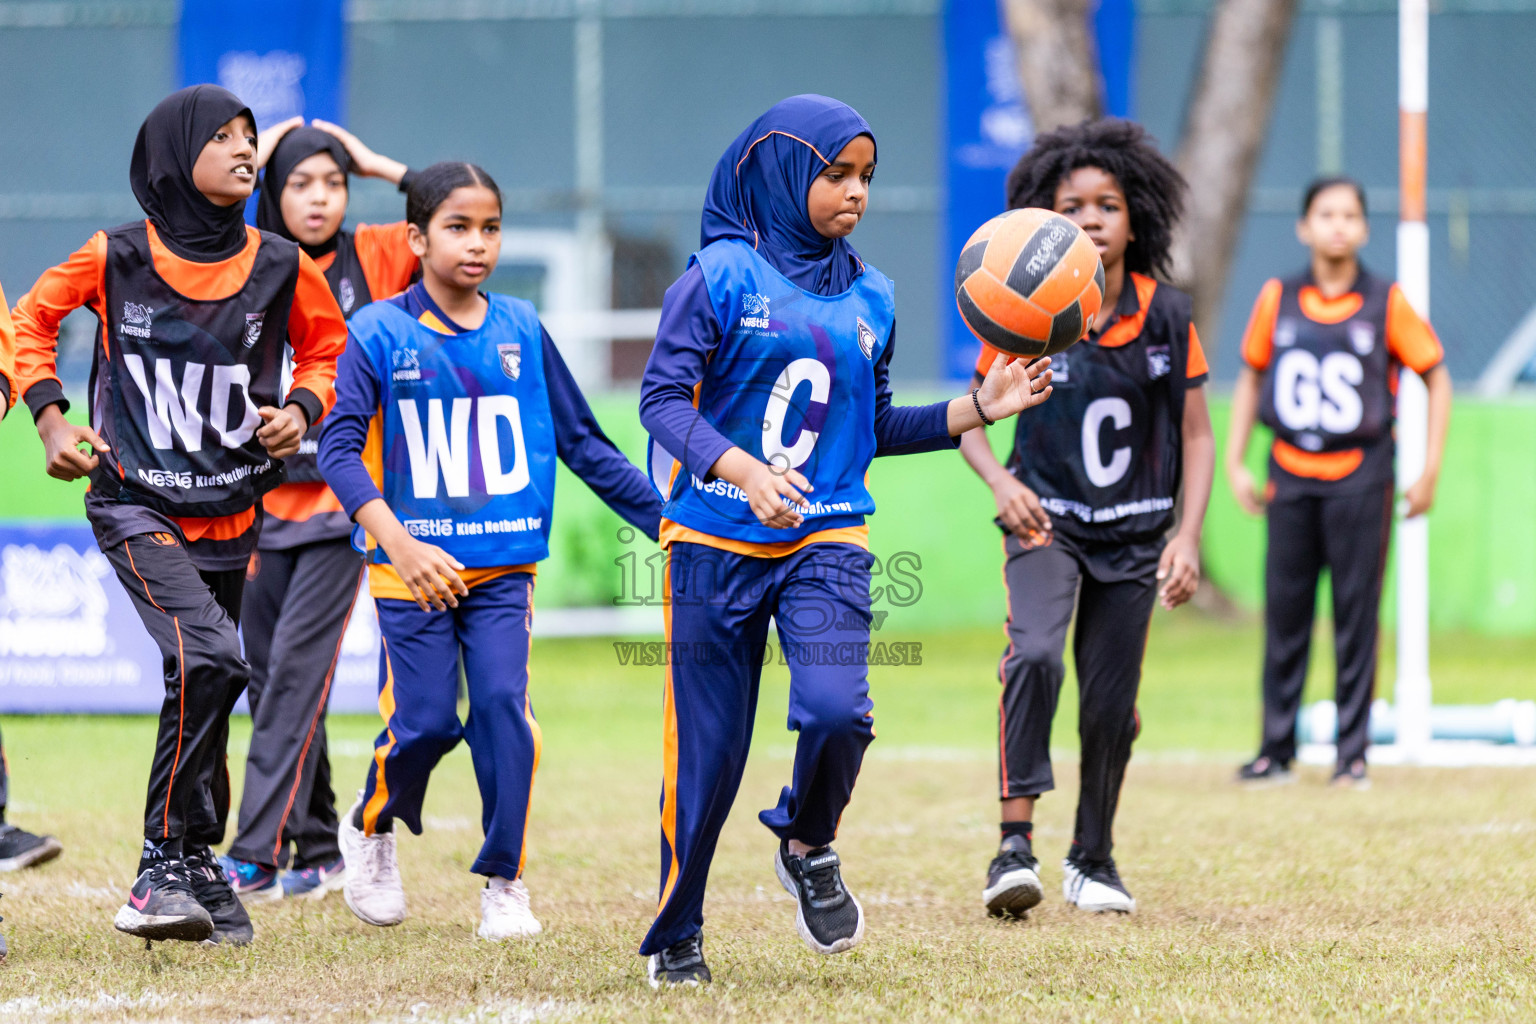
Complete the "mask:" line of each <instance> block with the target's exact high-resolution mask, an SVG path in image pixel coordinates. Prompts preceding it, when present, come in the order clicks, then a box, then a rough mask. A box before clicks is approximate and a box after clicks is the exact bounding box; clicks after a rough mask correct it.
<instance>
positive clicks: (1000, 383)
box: [976, 357, 1051, 422]
mask: <svg viewBox="0 0 1536 1024" xmlns="http://www.w3.org/2000/svg"><path fill="white" fill-rule="evenodd" d="M1005 363H1006V364H1007V365H1004V364H1005ZM1050 397H1051V360H1050V358H1049V357H1046V358H1042V359H1035V360H1033V361H1029V362H1026V361H1025V360H1023V359H1015V360H1012V361H1011V362H1010V361H1008V360H1005V359H994V360H992V365H991V366H989V367H987V375H986V376H985V377H983V378H982V381H981V387H980V389H978V391H977V393H976V400H977V401H979V402H980V403H981V411H982V412H984V413H986V414H987V419H989V420H992V421H993V422H996V421H997V420H1003V419H1007V418H1008V417H1009V416H1017V415H1018V414H1019V413H1021V412H1023V411H1024V410H1025V409H1032V408H1034V407H1035V406H1037V405H1039V404H1040V403H1041V402H1043V401H1045V400H1046V399H1047V398H1050Z"/></svg>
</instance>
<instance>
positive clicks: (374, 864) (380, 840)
mask: <svg viewBox="0 0 1536 1024" xmlns="http://www.w3.org/2000/svg"><path fill="white" fill-rule="evenodd" d="M393 838H394V833H393V832H375V833H374V834H373V835H371V836H365V837H364V838H363V861H364V869H363V870H364V873H365V874H367V876H368V877H369V878H378V877H379V876H380V875H383V874H391V875H392V874H394V870H395V869H394V865H393V864H392V863H391V862H392V861H393V860H394V858H393V857H392V856H391V854H393V852H394V844H393V843H392V842H390V840H391V839H393Z"/></svg>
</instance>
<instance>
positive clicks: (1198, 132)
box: [1175, 0, 1296, 364]
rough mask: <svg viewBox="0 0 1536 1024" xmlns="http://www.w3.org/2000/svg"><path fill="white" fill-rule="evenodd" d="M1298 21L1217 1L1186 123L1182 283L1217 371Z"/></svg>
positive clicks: (1250, 0) (1242, 3)
mask: <svg viewBox="0 0 1536 1024" xmlns="http://www.w3.org/2000/svg"><path fill="white" fill-rule="evenodd" d="M1295 13H1296V0H1218V3H1217V6H1216V8H1215V10H1214V11H1213V12H1212V16H1211V23H1210V28H1209V31H1208V34H1207V36H1206V41H1205V54H1204V57H1203V60H1202V62H1201V67H1200V76H1199V78H1198V79H1197V80H1196V84H1195V94H1194V96H1193V97H1192V98H1191V100H1190V104H1189V108H1188V112H1187V114H1186V115H1185V121H1184V137H1183V139H1182V141H1181V142H1180V145H1179V152H1178V159H1177V163H1178V166H1179V170H1180V171H1182V172H1183V173H1184V177H1185V178H1186V179H1187V180H1188V181H1189V182H1190V186H1191V187H1190V191H1189V201H1188V205H1187V207H1186V209H1185V213H1184V219H1183V221H1182V222H1181V223H1180V226H1179V227H1180V229H1179V233H1178V239H1177V242H1176V246H1175V265H1176V267H1177V268H1178V269H1177V274H1176V276H1177V277H1178V278H1179V279H1180V282H1181V283H1183V284H1185V285H1187V287H1188V288H1189V290H1190V291H1191V292H1192V293H1193V294H1194V300H1195V324H1196V326H1197V327H1198V329H1199V331H1200V337H1201V341H1202V344H1204V346H1205V348H1206V354H1207V356H1208V357H1209V358H1210V359H1211V362H1212V363H1213V364H1214V363H1215V355H1214V352H1215V348H1216V343H1217V338H1218V334H1217V330H1218V327H1219V322H1218V321H1219V318H1220V314H1221V301H1222V296H1223V294H1224V293H1225V291H1226V285H1227V270H1228V268H1229V266H1230V265H1231V263H1232V254H1233V252H1235V251H1236V249H1237V240H1238V235H1239V233H1240V232H1241V230H1242V226H1243V215H1244V213H1245V211H1246V210H1247V206H1248V189H1249V186H1250V184H1251V183H1252V181H1253V171H1254V168H1255V167H1256V166H1257V165H1258V162H1259V152H1260V150H1261V148H1262V147H1263V145H1264V137H1265V135H1266V133H1267V132H1268V129H1269V116H1270V111H1271V110H1272V108H1273V106H1274V98H1275V89H1276V87H1277V86H1278V84H1279V81H1280V69H1281V67H1282V66H1283V65H1284V62H1285V46H1286V42H1287V40H1288V39H1289V38H1290V33H1291V22H1292V20H1293V19H1294V16H1295Z"/></svg>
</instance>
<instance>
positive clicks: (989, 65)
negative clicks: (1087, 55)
mask: <svg viewBox="0 0 1536 1024" xmlns="http://www.w3.org/2000/svg"><path fill="white" fill-rule="evenodd" d="M1093 26H1094V34H1095V36H1096V37H1097V47H1098V53H1099V68H1100V73H1101V75H1102V77H1103V85H1104V109H1105V112H1106V113H1108V114H1112V115H1114V116H1117V117H1127V116H1129V115H1130V112H1131V108H1132V105H1133V89H1132V69H1133V68H1132V57H1133V55H1134V54H1133V49H1134V42H1135V6H1134V2H1133V0H1100V2H1099V5H1098V7H1097V9H1096V10H1095V12H1094V18H1093ZM944 55H945V63H946V66H947V75H946V85H947V103H946V114H947V118H948V132H949V138H948V144H947V153H948V160H947V165H948V166H947V171H948V217H947V220H948V223H947V225H946V240H947V242H948V246H947V251H948V255H949V261H948V262H947V263H946V264H945V269H946V270H950V268H953V267H954V265H955V262H956V261H957V260H958V259H959V258H960V249H961V248H962V247H963V246H964V245H965V241H966V239H968V238H970V237H971V234H972V233H973V232H974V231H975V230H976V229H977V228H979V227H980V226H981V225H982V224H984V223H985V222H986V221H988V220H989V219H991V218H992V217H995V216H997V214H999V213H1001V212H1002V211H1003V208H1004V206H1005V204H1006V200H1005V198H1004V182H1005V181H1006V180H1007V177H1008V171H1009V170H1010V169H1011V168H1012V167H1013V165H1014V163H1016V162H1017V161H1018V159H1019V157H1020V156H1022V155H1023V154H1024V151H1025V150H1026V149H1028V148H1029V144H1030V142H1031V141H1032V140H1033V138H1034V134H1035V133H1034V126H1033V125H1032V124H1031V122H1030V118H1029V108H1028V107H1027V106H1026V105H1025V103H1024V93H1023V89H1022V88H1021V87H1020V85H1019V69H1018V65H1017V62H1016V60H1015V57H1014V48H1013V42H1012V40H1010V39H1009V37H1008V30H1007V26H1006V22H1005V21H1004V20H1003V15H1002V12H1001V9H1000V5H999V2H998V0H949V2H948V3H947V4H946V5H945V9H944ZM951 275H952V270H951V273H950V274H946V275H945V276H944V281H943V288H944V296H943V306H944V308H945V309H948V310H949V314H948V318H947V321H946V322H947V324H948V330H947V332H946V339H945V346H944V359H943V366H942V367H941V370H942V372H943V374H944V375H945V377H947V378H949V379H952V380H968V379H969V378H970V376H971V371H972V370H973V369H974V368H975V365H976V355H977V352H978V350H979V348H980V342H978V341H977V340H976V336H975V335H973V334H972V333H971V332H970V330H969V329H967V328H966V326H965V322H964V321H963V320H961V319H960V313H959V311H958V310H957V309H956V308H955V296H954V278H953V277H952V276H951Z"/></svg>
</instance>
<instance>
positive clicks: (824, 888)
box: [805, 861, 843, 903]
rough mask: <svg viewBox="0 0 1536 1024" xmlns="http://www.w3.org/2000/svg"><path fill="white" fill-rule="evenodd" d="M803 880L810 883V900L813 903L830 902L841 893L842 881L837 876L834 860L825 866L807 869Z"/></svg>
mask: <svg viewBox="0 0 1536 1024" xmlns="http://www.w3.org/2000/svg"><path fill="white" fill-rule="evenodd" d="M805 880H806V881H807V882H809V883H810V885H811V900H812V901H813V902H815V903H830V902H832V901H834V900H836V899H838V898H839V897H841V896H842V894H843V882H842V879H841V878H839V877H838V874H837V862H836V861H833V862H832V863H831V864H828V865H827V866H826V867H822V868H816V869H815V870H813V871H807V872H806V873H805Z"/></svg>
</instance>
